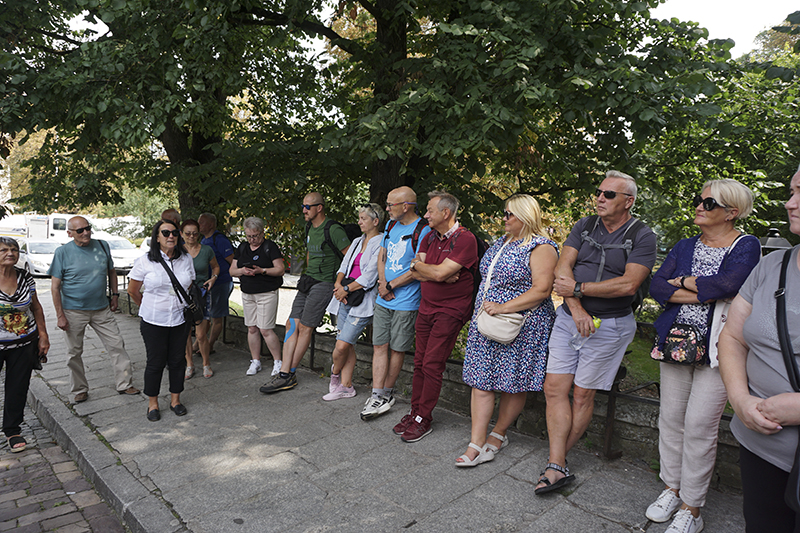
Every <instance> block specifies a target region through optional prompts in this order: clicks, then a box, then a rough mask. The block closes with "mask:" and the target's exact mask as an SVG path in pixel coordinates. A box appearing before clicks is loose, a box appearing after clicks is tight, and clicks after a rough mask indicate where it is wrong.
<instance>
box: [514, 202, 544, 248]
mask: <svg viewBox="0 0 800 533" xmlns="http://www.w3.org/2000/svg"><path fill="white" fill-rule="evenodd" d="M506 209H507V210H508V211H511V213H513V214H514V216H515V217H517V218H518V219H519V220H520V222H522V231H521V232H520V235H519V236H520V237H522V243H523V244H528V243H530V242H531V240H533V237H534V236H539V237H547V234H546V233H545V231H544V227H543V226H542V209H541V208H540V207H539V202H537V201H536V198H534V197H533V196H531V195H529V194H515V195H513V196H511V197H510V198H509V199H508V200H506ZM507 235H508V236H509V237H511V235H510V234H507Z"/></svg>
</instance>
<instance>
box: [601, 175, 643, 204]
mask: <svg viewBox="0 0 800 533" xmlns="http://www.w3.org/2000/svg"><path fill="white" fill-rule="evenodd" d="M606 178H617V179H621V180H625V182H626V185H627V188H628V194H630V195H631V196H633V197H634V198H636V193H637V192H639V191H638V188H637V187H636V180H635V179H633V177H631V176H629V175H627V174H625V173H624V172H620V171H619V170H609V171H608V172H606Z"/></svg>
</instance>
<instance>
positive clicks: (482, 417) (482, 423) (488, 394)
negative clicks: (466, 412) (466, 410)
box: [464, 388, 494, 459]
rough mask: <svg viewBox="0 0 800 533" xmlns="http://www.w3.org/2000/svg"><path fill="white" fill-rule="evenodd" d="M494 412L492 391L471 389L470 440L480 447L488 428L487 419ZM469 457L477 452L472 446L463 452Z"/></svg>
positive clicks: (476, 454)
mask: <svg viewBox="0 0 800 533" xmlns="http://www.w3.org/2000/svg"><path fill="white" fill-rule="evenodd" d="M493 412H494V391H485V390H480V389H475V388H473V389H472V398H471V402H470V413H471V415H472V434H471V436H470V442H472V443H474V444H477V445H478V446H480V447H481V448H483V445H484V444H486V432H487V430H488V429H489V421H490V420H491V419H492V413H493ZM464 453H465V454H466V455H467V457H469V458H470V459H475V458H476V457H477V456H478V452H477V451H475V450H474V449H472V448H469V447H468V448H467V451H466V452H464Z"/></svg>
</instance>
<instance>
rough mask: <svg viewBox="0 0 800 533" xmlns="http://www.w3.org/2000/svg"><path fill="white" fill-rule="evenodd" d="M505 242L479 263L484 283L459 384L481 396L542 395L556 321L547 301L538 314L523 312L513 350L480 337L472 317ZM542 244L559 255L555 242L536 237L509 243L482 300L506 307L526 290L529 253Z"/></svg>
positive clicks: (527, 310) (468, 340) (480, 290)
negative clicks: (492, 393) (488, 393)
mask: <svg viewBox="0 0 800 533" xmlns="http://www.w3.org/2000/svg"><path fill="white" fill-rule="evenodd" d="M504 242H505V238H502V239H499V240H498V241H497V242H495V243H494V245H493V246H492V247H491V248H489V249H488V250H487V251H486V254H485V255H484V256H483V259H481V263H480V272H481V277H482V280H481V286H480V289H479V290H478V295H477V297H476V300H475V313H474V314H473V316H472V322H471V323H470V326H469V335H468V337H467V350H466V356H465V357H464V374H463V379H464V383H466V384H467V385H469V386H470V387H474V388H476V389H481V390H491V391H501V392H507V393H510V394H516V393H518V392H526V391H540V390H542V385H543V384H544V375H545V368H546V366H547V343H548V341H549V340H550V330H551V329H552V328H553V322H555V317H556V313H555V308H554V307H553V300H552V299H551V298H550V297H549V296H548V297H547V298H545V299H544V301H542V303H541V304H540V305H539V306H538V307H537V308H536V309H533V310H530V309H526V310H524V311H522V314H523V315H525V322H524V323H523V325H522V329H521V330H520V332H519V335H518V336H517V338H516V339H514V342H512V343H511V344H501V343H499V342H496V341H493V340H490V339H487V338H486V337H484V336H483V335H482V334H481V333H480V332H479V331H478V321H477V320H476V316H477V313H478V311H479V310H480V308H481V306H482V305H483V300H484V298H483V297H484V294H483V293H484V284H485V283H486V275H487V274H488V273H489V265H491V263H492V260H493V259H494V257H495V255H497V254H498V253H499V252H500V249H501V247H502V246H503V243H504ZM543 244H545V245H547V244H549V245H550V246H553V247H554V248H556V250H557V249H558V246H557V245H556V243H555V242H553V241H551V240H550V239H547V238H545V237H538V236H536V237H533V239H532V240H531V242H529V243H528V244H522V241H521V240H519V241H515V242H511V243H509V244H508V246H506V247H505V249H504V250H503V253H502V255H501V256H500V258H499V259H498V261H497V264H496V265H495V267H494V271H493V272H492V279H491V284H490V286H489V290H488V293H487V295H486V299H487V300H488V301H491V302H499V303H505V302H507V301H509V300H513V299H514V298H516V297H518V296H519V295H521V294H522V293H524V292H526V291H528V290H530V288H531V284H532V280H531V268H530V257H531V252H532V251H533V249H534V248H536V247H537V246H539V245H543Z"/></svg>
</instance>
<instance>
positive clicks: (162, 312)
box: [128, 252, 195, 327]
mask: <svg viewBox="0 0 800 533" xmlns="http://www.w3.org/2000/svg"><path fill="white" fill-rule="evenodd" d="M161 257H162V258H163V259H164V261H165V262H166V263H167V266H168V267H172V271H173V272H174V273H175V277H176V278H178V282H179V283H180V284H181V287H183V288H184V289H187V288H188V287H189V285H190V284H191V283H192V281H193V280H194V278H195V273H194V262H193V261H192V256H191V255H189V254H187V253H183V254H181V256H180V257H179V258H178V259H176V260H174V261H171V260H170V259H169V257H167V255H166V254H165V253H164V252H161ZM128 277H129V278H130V279H134V280H136V281H141V282H142V283H143V284H144V287H143V293H142V305H140V306H139V316H140V317H141V318H142V320H144V321H145V322H147V323H148V324H153V325H154V326H165V327H173V326H180V325H181V324H183V323H184V321H185V319H184V317H183V308H184V307H186V304H185V303H184V302H183V301H182V300H181V299H180V298H179V297H178V295H177V294H176V293H175V289H174V288H173V287H172V282H171V281H170V278H169V274H167V272H166V270H164V266H163V265H162V264H161V263H154V262H152V261H150V259H149V258H148V257H147V255H143V256H141V257H139V258H138V259H136V261H135V262H134V263H133V269H131V272H130V274H128Z"/></svg>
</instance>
